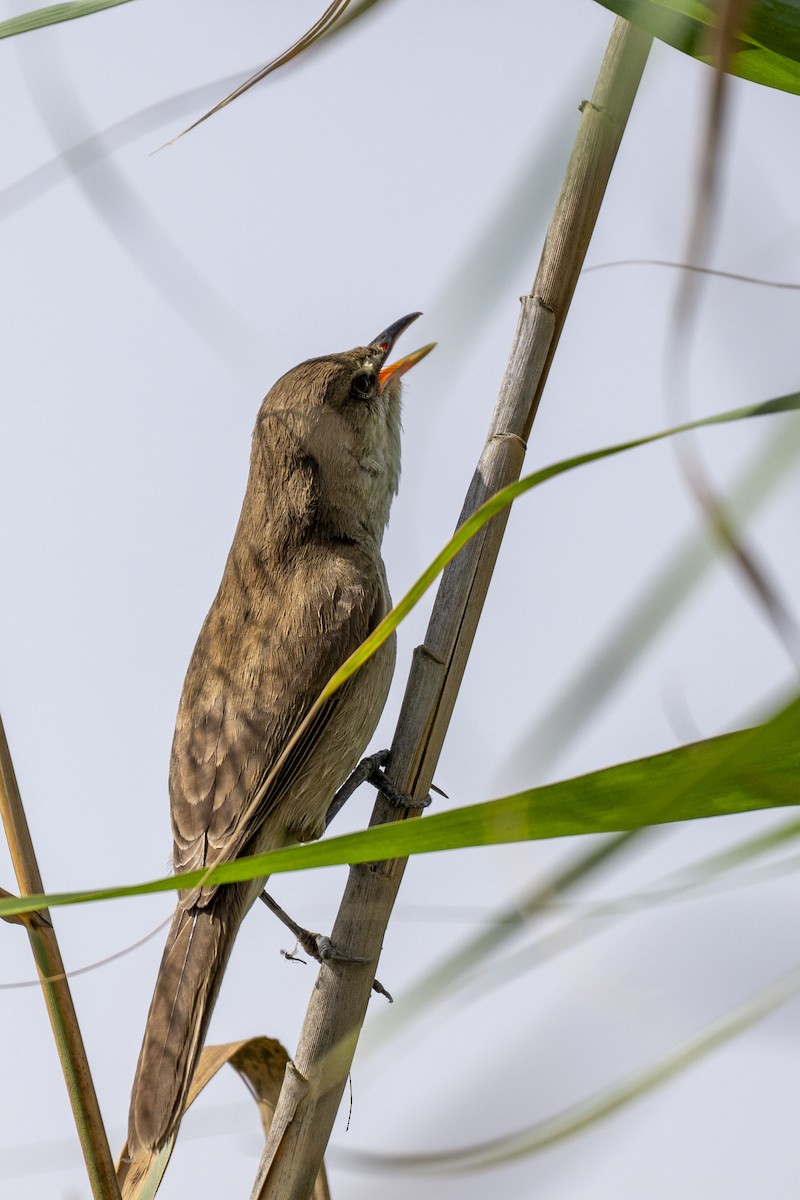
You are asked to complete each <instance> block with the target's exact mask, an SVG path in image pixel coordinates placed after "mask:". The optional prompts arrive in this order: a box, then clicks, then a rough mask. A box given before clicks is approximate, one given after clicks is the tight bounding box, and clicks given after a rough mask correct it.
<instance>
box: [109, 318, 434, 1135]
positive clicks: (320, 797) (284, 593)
mask: <svg viewBox="0 0 800 1200" xmlns="http://www.w3.org/2000/svg"><path fill="white" fill-rule="evenodd" d="M419 315H420V314H419V313H412V314H411V315H410V316H407V317H402V318H401V319H400V320H399V321H396V322H395V323H394V324H393V325H390V326H389V328H388V329H387V330H386V331H385V332H384V333H382V334H380V335H379V337H377V338H375V340H374V341H372V342H370V344H369V345H368V346H363V347H359V348H357V349H355V350H350V351H347V352H346V353H344V354H331V355H328V356H326V357H324V358H314V359H310V360H309V361H308V362H304V363H301V364H300V366H298V367H295V368H294V369H293V370H292V371H289V372H288V374H286V375H284V376H283V377H282V378H281V379H279V380H278V382H277V383H276V384H275V386H274V387H273V388H272V389H271V390H270V391H269V393H268V394H267V396H266V398H265V400H264V402H263V404H262V405H261V409H260V411H259V414H258V419H257V421H256V427H255V431H254V433H253V445H252V453H251V459H250V476H249V479H248V483H247V490H246V492H245V497H244V503H243V506H242V513H241V516H240V518H239V524H238V526H237V529H236V533H235V535H234V539H233V545H232V546H231V550H230V553H229V555H228V561H227V563H226V565H225V572H224V574H223V577H222V583H221V584H220V588H219V591H218V592H217V595H216V598H215V600H214V602H213V604H212V606H211V609H210V611H209V614H208V616H207V617H206V620H205V623H204V624H203V628H202V629H201V631H200V636H199V638H198V640H197V645H196V646H195V649H194V653H193V655H192V658H191V662H190V663H189V669H188V672H187V675H186V681H185V683H184V686H183V694H182V696H181V701H180V706H179V708H178V717H177V722H176V726H175V737H174V740H173V744H172V756H171V761H170V771H169V791H170V801H171V811H172V828H173V835H174V853H173V861H174V866H175V870H176V872H177V871H188V870H195V869H197V868H202V867H204V866H210V865H214V864H216V863H218V862H222V861H226V860H229V859H232V858H236V857H239V856H241V855H245V854H259V853H262V852H263V851H265V850H270V849H275V848H278V847H281V846H285V845H288V844H291V843H293V842H302V841H308V840H310V839H313V838H317V837H319V836H320V835H321V834H322V832H323V830H324V828H325V817H326V813H327V810H328V807H329V805H330V804H331V800H332V798H333V795H334V793H335V791H336V789H337V788H338V787H339V786H340V785H341V784H342V782H343V781H344V780H345V779H346V777H347V776H348V774H349V773H350V772H351V771H352V770H353V768H354V767H355V765H356V763H357V762H358V760H359V758H360V757H361V755H362V753H363V752H364V749H365V747H366V745H367V743H368V741H369V739H370V737H371V736H372V734H373V732H374V730H375V726H376V725H377V723H378V719H379V717H380V715H381V712H382V710H383V706H384V703H385V700H386V696H387V693H388V691H389V684H390V682H391V677H392V672H393V669H394V659H395V645H394V638H392V639H391V640H389V641H387V642H385V643H384V645H383V646H382V647H381V648H380V650H379V651H378V652H377V653H376V654H375V655H374V656H373V657H372V658H371V659H370V660H369V661H368V662H367V663H366V664H365V666H364V667H363V668H362V669H361V670H360V671H359V672H358V673H357V674H356V675H354V676H352V677H351V679H350V680H348V682H347V683H346V684H345V685H344V686H343V687H342V688H340V690H339V691H338V692H337V693H336V694H335V695H334V696H333V697H332V698H331V699H330V700H329V701H328V702H327V703H326V705H325V706H324V708H323V709H322V711H321V712H320V713H319V715H318V716H317V718H315V719H314V720H313V721H312V723H311V726H310V728H309V729H308V730H307V731H306V732H305V733H304V734H303V735H302V736H301V737H300V739H299V740H298V742H297V744H296V746H294V747H293V748H292V750H291V751H290V752H289V754H288V756H287V757H286V761H285V762H284V763H283V764H282V765H281V767H280V769H279V770H278V771H277V773H275V777H274V778H273V779H272V780H271V781H270V783H269V785H268V787H267V788H266V790H265V791H264V788H263V784H264V782H265V781H266V780H267V777H268V776H269V774H270V771H271V769H272V768H273V767H274V764H275V762H276V760H277V759H278V758H279V756H280V754H281V752H282V750H283V749H284V748H285V746H286V744H287V742H288V741H289V739H290V738H291V737H292V735H293V734H294V733H295V731H296V730H297V729H298V726H299V725H300V724H301V722H302V721H303V718H304V717H305V716H306V715H307V713H308V712H309V709H310V708H311V706H312V705H313V703H314V701H315V700H316V699H317V697H318V696H319V694H320V692H321V691H322V689H323V687H324V686H325V684H326V683H327V681H328V679H329V678H330V676H331V675H333V673H334V672H335V671H336V670H337V668H338V667H339V666H341V664H342V663H343V662H344V660H345V659H346V658H347V657H348V656H349V655H350V654H351V653H352V652H353V650H355V649H356V647H357V646H358V645H359V644H360V643H361V642H362V641H363V640H364V638H366V637H367V635H368V634H369V633H370V632H371V631H372V630H373V629H374V628H375V626H376V625H377V624H378V622H379V621H380V620H381V618H382V617H383V616H384V615H385V613H386V612H387V611H388V610H389V608H390V607H391V599H390V597H389V591H388V588H387V585H386V572H385V569H384V565H383V560H382V558H381V540H382V538H383V532H384V529H385V527H386V524H387V521H388V519H389V508H390V505H391V502H392V497H393V496H394V494H395V492H396V491H397V484H398V479H399V475H400V386H401V385H400V377H401V375H403V374H404V373H405V371H407V370H408V369H409V368H410V367H411V366H413V365H414V364H415V363H416V362H418V361H419V360H420V359H421V358H422V357H423V356H424V355H425V354H427V353H428V351H429V350H430V349H432V347H431V346H426V347H424V348H423V349H422V350H418V351H416V352H415V353H414V354H410V355H408V356H407V357H406V358H404V359H402V360H400V361H399V362H397V363H395V364H393V365H391V366H385V365H384V364H385V362H386V358H387V356H388V354H389V352H390V351H391V349H392V346H393V345H394V343H395V341H396V340H397V338H398V337H399V335H400V334H401V333H402V331H403V330H404V329H405V328H406V327H407V326H408V325H410V324H411V322H412V321H414V320H415V319H416V318H417V317H418V316H419ZM260 791H264V795H263V796H260V795H259V793H260ZM264 882H265V880H264V879H256V880H253V881H252V882H250V883H241V884H234V885H231V886H228V887H219V888H217V887H199V888H195V889H194V890H193V891H192V892H188V893H187V892H182V893H180V900H179V904H178V907H177V909H176V912H175V916H174V918H173V921H172V927H171V929H170V932H169V936H168V938H167V944H166V948H165V950H164V955H163V958H162V960H161V966H160V968H159V972H158V978H157V981H156V987H155V992H154V995H153V1000H152V1003H151V1005H150V1013H149V1016H148V1018H147V1026H146V1029H145V1035H144V1042H143V1045H142V1049H141V1053H140V1055H139V1062H138V1066H137V1069H136V1077H135V1080H134V1084H133V1093H132V1096H131V1108H130V1118H129V1132H128V1150H129V1153H130V1154H135V1153H136V1152H137V1151H139V1150H143V1149H144V1150H157V1149H160V1148H161V1147H162V1146H163V1145H164V1144H165V1143H166V1142H167V1141H168V1140H169V1139H170V1137H171V1136H172V1135H173V1134H174V1133H176V1132H177V1128H178V1125H179V1123H180V1119H181V1116H182V1113H183V1108H184V1105H185V1101H186V1095H187V1092H188V1088H189V1084H190V1081H191V1077H192V1073H193V1072H194V1069H195V1067H196V1065H197V1060H198V1058H199V1055H200V1051H201V1049H202V1046H203V1042H204V1040H205V1036H206V1031H207V1028H208V1023H209V1020H210V1018H211V1012H212V1009H213V1007H214V1003H215V1001H216V999H217V994H218V992H219V987H220V983H221V982H222V976H223V974H224V971H225V967H226V965H227V962H228V958H229V956H230V952H231V948H232V946H233V942H234V939H235V937H236V934H237V931H238V929H239V925H240V924H241V921H242V918H243V917H244V915H245V913H246V912H247V910H248V909H249V908H250V906H251V904H252V903H253V901H254V900H255V899H256V898H257V896H258V895H259V893H260V892H261V890H262V888H263V886H264Z"/></svg>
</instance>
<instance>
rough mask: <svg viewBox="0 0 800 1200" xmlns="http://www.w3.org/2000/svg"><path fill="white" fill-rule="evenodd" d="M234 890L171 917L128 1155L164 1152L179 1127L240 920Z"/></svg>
mask: <svg viewBox="0 0 800 1200" xmlns="http://www.w3.org/2000/svg"><path fill="white" fill-rule="evenodd" d="M236 890H237V889H236V888H231V889H227V894H226V891H224V890H223V891H220V892H218V893H217V894H216V896H215V897H214V900H213V901H212V903H211V904H210V905H209V906H208V907H207V908H198V907H192V908H189V909H183V908H178V909H177V911H176V913H175V916H174V917H173V920H172V927H171V928H170V932H169V936H168V938H167V944H166V947H165V949H164V955H163V957H162V959H161V966H160V968H159V972H158V979H157V980H156V987H155V992H154V993H153V999H152V1001H151V1004H150V1012H149V1014H148V1017H147V1026H146V1028H145V1035H144V1041H143V1043H142V1049H141V1052H140V1054H139V1062H138V1065H137V1067H136V1077H135V1079H134V1082H133V1092H132V1095H131V1108H130V1117H129V1124H128V1148H129V1151H130V1152H131V1153H135V1152H136V1151H137V1150H139V1149H142V1148H146V1149H149V1150H156V1149H159V1148H160V1147H161V1146H163V1145H164V1143H165V1141H166V1140H167V1138H168V1137H169V1136H170V1135H171V1134H172V1133H174V1132H176V1131H177V1127H178V1125H179V1124H180V1119H181V1116H182V1115H183V1109H184V1105H185V1103H186V1096H187V1093H188V1091H189V1084H190V1083H191V1079H192V1075H193V1073H194V1069H195V1067H196V1065H197V1060H198V1058H199V1056H200V1051H201V1049H202V1046H203V1042H204V1041H205V1036H206V1031H207V1029H208V1023H209V1021H210V1020H211V1013H212V1011H213V1008H214V1004H215V1002H216V999H217V995H218V993H219V989H220V984H221V983H222V977H223V975H224V973H225V967H226V966H227V963H228V959H229V957H230V953H231V949H232V948H233V942H234V939H235V937H236V933H237V931H238V927H239V921H240V919H241V913H234V912H233V911H232V907H233V906H232V905H231V903H230V901H231V900H232V899H233V897H232V896H231V895H230V893H231V892H232V891H236Z"/></svg>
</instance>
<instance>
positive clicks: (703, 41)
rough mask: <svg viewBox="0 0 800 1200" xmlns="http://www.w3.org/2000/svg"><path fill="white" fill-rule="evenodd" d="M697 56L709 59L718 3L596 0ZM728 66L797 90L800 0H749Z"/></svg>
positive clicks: (744, 74)
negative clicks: (744, 20) (743, 24)
mask: <svg viewBox="0 0 800 1200" xmlns="http://www.w3.org/2000/svg"><path fill="white" fill-rule="evenodd" d="M598 3H600V4H602V5H603V7H604V8H609V9H611V11H612V12H615V13H617V15H618V16H620V17H625V18H626V19H627V20H628V21H632V22H633V24H635V25H638V26H640V28H642V29H646V30H647V31H648V33H652V34H653V35H654V37H657V38H659V39H660V40H661V41H662V42H667V43H668V44H669V45H670V46H674V47H675V49H676V50H681V51H682V52H683V53H684V54H690V55H691V56H692V58H696V59H699V61H700V62H706V63H708V62H712V61H713V60H714V46H715V40H714V35H713V30H714V29H715V28H716V25H717V15H716V10H717V9H718V8H719V5H718V4H714V3H711V2H709V3H700V2H699V0H598ZM745 7H746V23H745V26H744V28H743V29H741V30H740V31H739V33H738V38H737V45H736V49H735V51H734V53H733V55H732V57H731V61H730V63H729V64H728V70H729V71H730V72H731V74H733V75H738V76H740V78H742V79H749V80H750V81H751V82H753V83H761V84H763V85H764V86H765V87H772V88H778V89H780V90H781V91H783V92H792V93H793V94H795V95H797V94H800V0H752V3H750V4H748V5H746V6H745Z"/></svg>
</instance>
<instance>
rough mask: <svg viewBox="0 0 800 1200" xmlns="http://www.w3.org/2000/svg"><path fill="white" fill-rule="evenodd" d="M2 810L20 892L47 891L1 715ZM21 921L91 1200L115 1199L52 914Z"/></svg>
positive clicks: (105, 1141)
mask: <svg viewBox="0 0 800 1200" xmlns="http://www.w3.org/2000/svg"><path fill="white" fill-rule="evenodd" d="M0 814H2V818H3V826H4V828H5V832H6V840H7V842H8V847H9V850H10V851H11V861H12V863H13V865H14V872H15V874H16V877H17V885H18V887H19V890H20V892H21V893H22V895H23V896H30V895H39V894H41V893H42V892H43V891H44V890H45V889H44V884H43V883H42V877H41V875H40V874H39V865H38V863H37V861H36V854H35V851H34V849H33V842H32V840H31V834H30V829H29V828H28V821H27V819H26V817H25V810H24V808H23V806H22V798H21V796H20V793H19V787H18V786H17V777H16V773H15V771H14V764H13V762H12V760H11V752H10V751H9V748H8V742H7V740H6V734H5V729H4V728H3V722H2V718H0ZM21 921H22V923H23V924H24V925H25V928H26V930H27V933H28V937H29V939H30V943H31V949H32V951H33V957H34V960H35V962H36V968H37V970H38V972H39V978H40V979H41V981H42V991H43V993H44V999H45V1003H46V1004H47V1012H48V1015H49V1017H50V1024H51V1025H52V1027H53V1036H54V1037H55V1041H56V1049H57V1050H58V1056H59V1058H60V1059H61V1070H62V1071H63V1072H64V1080H65V1082H66V1085H67V1091H68V1093H69V1099H70V1104H71V1105H72V1112H73V1114H74V1116H75V1124H76V1126H77V1129H78V1137H79V1138H80V1143H81V1149H82V1150H83V1157H84V1158H85V1160H86V1170H87V1171H88V1173H89V1182H90V1184H91V1188H92V1195H93V1196H94V1198H95V1200H119V1188H118V1187H117V1179H116V1175H115V1173H114V1164H113V1162H112V1159H111V1151H110V1149H109V1146H108V1138H107V1136H106V1131H105V1127H104V1125H103V1118H102V1116H101V1115H100V1106H99V1104H98V1103H97V1095H96V1093H95V1090H94V1083H93V1081H92V1076H91V1072H90V1071H89V1063H88V1061H87V1058H86V1050H85V1048H84V1045H83V1038H82V1037H81V1031H80V1028H79V1026H78V1018H77V1016H76V1014H75V1007H74V1005H73V1003H72V994H71V992H70V990H69V983H68V982H67V979H66V975H65V973H64V963H63V961H62V959H61V952H60V951H59V948H58V941H57V939H56V935H55V930H54V929H53V926H52V924H51V922H50V914H49V913H48V911H47V910H46V909H42V910H40V911H39V912H35V913H32V914H30V915H29V916H26V917H23V918H21Z"/></svg>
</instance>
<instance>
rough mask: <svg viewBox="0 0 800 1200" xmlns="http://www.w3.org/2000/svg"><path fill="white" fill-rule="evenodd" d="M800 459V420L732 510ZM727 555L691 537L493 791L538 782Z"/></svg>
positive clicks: (762, 492) (743, 511)
mask: <svg viewBox="0 0 800 1200" xmlns="http://www.w3.org/2000/svg"><path fill="white" fill-rule="evenodd" d="M799 457H800V420H794V421H792V422H791V423H789V424H786V425H783V426H782V427H781V429H780V430H778V431H776V432H775V433H774V434H773V435H772V437H771V438H770V440H769V442H768V443H767V445H766V446H765V447H764V448H763V449H762V450H761V451H760V452H759V454H758V456H757V457H756V458H755V459H754V461H753V462H752V464H751V465H750V466H749V467H748V468H747V470H746V471H745V472H744V474H743V475H742V476H741V478H740V479H738V480H737V482H736V484H735V485H734V487H733V488H732V490H731V494H730V496H729V497H728V505H729V508H730V511H731V513H732V514H733V516H734V518H735V519H736V520H737V521H743V520H744V519H745V518H747V517H749V516H751V515H752V514H753V513H754V512H756V511H757V510H758V508H760V507H761V506H762V505H763V504H764V502H765V501H766V500H767V499H768V498H769V497H770V496H771V495H772V494H773V493H774V491H775V489H776V488H777V486H778V484H779V483H780V482H781V480H783V479H784V478H785V477H786V475H787V474H788V472H790V471H792V470H795V469H796V467H797V460H798V458H799ZM720 554H721V550H720V548H719V547H717V546H716V545H715V543H714V541H713V540H712V538H711V537H710V536H709V532H708V529H707V528H706V527H705V526H703V527H701V528H700V529H698V530H697V532H696V533H692V534H691V535H690V536H689V537H687V538H686V539H685V541H684V542H683V544H682V545H681V546H680V547H679V548H678V549H677V550H676V551H675V552H674V553H672V554H670V555H669V556H668V557H667V559H666V561H665V562H664V564H663V565H662V566H661V567H659V568H658V569H657V570H656V571H655V572H654V573H653V576H652V578H651V580H650V582H649V583H646V584H645V586H644V588H643V589H642V592H641V593H640V594H639V595H638V596H637V597H636V598H635V600H634V601H633V603H632V604H630V605H628V607H627V608H626V609H625V610H624V612H623V613H622V615H621V616H620V617H619V618H618V619H617V620H616V622H615V624H614V626H613V628H611V629H608V630H606V631H605V632H604V633H603V634H602V636H601V637H599V639H598V643H597V649H596V650H595V651H594V652H593V653H590V654H588V655H587V656H586V657H585V659H584V661H583V662H582V663H581V664H580V666H579V667H578V669H577V671H576V672H575V674H574V676H573V678H572V679H571V680H569V681H568V682H567V684H566V686H565V687H564V688H563V689H562V690H561V692H560V693H559V694H557V695H554V696H552V697H550V699H549V701H548V704H547V709H546V711H545V712H544V714H543V715H542V716H541V717H540V718H539V719H538V720H537V721H536V722H535V723H533V724H532V726H531V728H530V729H529V730H528V731H527V732H526V733H524V734H523V735H522V736H521V737H520V738H519V739H518V741H517V744H516V746H515V747H514V749H513V750H512V751H511V752H510V753H509V754H508V756H507V759H506V763H505V765H504V766H503V767H502V769H501V770H500V771H499V772H498V774H497V777H496V779H495V783H494V785H493V789H492V790H493V791H498V792H499V791H510V790H511V788H513V787H514V786H515V784H516V781H517V780H519V779H525V778H527V779H533V780H536V779H539V778H541V776H542V775H543V774H544V772H545V771H547V770H549V769H550V767H551V766H552V765H553V763H555V762H556V761H557V760H558V758H559V757H560V756H561V754H563V752H564V750H565V749H566V748H567V746H568V745H570V743H571V742H573V741H574V740H575V738H576V737H577V736H578V735H579V734H580V732H581V731H582V730H583V729H584V728H585V726H586V725H587V723H588V722H589V720H590V719H591V718H592V716H593V715H594V714H595V713H596V712H597V711H598V709H599V707H600V704H601V702H602V701H604V700H605V699H606V698H607V697H608V696H609V694H610V693H611V692H613V690H614V689H615V688H616V687H618V686H619V684H620V683H621V682H622V680H623V679H624V678H625V676H626V674H627V673H628V672H629V671H630V669H631V668H632V666H633V665H634V664H635V663H636V661H637V660H638V658H639V656H640V655H641V654H642V653H643V652H644V651H645V650H646V649H647V648H648V647H649V646H650V644H651V643H652V641H653V639H654V638H655V637H656V635H657V634H658V632H659V631H660V630H661V629H663V628H664V626H665V625H666V624H667V623H668V621H669V620H670V618H671V617H673V616H674V615H675V613H676V612H677V610H678V609H679V607H680V606H681V605H682V604H683V603H684V601H685V600H686V599H687V598H688V597H689V595H690V594H691V592H692V589H693V588H695V587H697V585H698V584H699V583H700V582H701V581H702V579H703V578H704V577H705V575H706V574H707V573H708V571H709V569H710V568H711V567H712V566H713V565H714V563H715V562H717V561H719V557H720Z"/></svg>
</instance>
